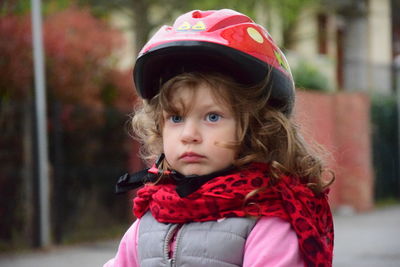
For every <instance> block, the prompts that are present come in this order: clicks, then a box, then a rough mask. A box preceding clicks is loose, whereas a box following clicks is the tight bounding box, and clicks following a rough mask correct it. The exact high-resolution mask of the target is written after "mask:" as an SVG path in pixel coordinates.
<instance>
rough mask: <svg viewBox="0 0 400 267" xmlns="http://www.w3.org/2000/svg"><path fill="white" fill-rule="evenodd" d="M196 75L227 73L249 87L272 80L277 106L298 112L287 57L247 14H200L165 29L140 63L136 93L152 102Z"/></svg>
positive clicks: (193, 13) (136, 71)
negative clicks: (164, 88)
mask: <svg viewBox="0 0 400 267" xmlns="http://www.w3.org/2000/svg"><path fill="white" fill-rule="evenodd" d="M196 70H197V71H199V70H200V71H201V70H204V71H217V72H221V73H224V74H227V75H230V76H231V77H233V78H234V79H235V80H236V81H237V82H239V83H241V84H245V85H255V84H257V83H260V82H261V81H263V80H264V79H265V77H266V76H267V75H270V83H269V85H268V86H266V95H268V93H271V94H270V103H271V105H273V106H274V107H276V108H278V109H280V110H282V111H283V112H284V113H286V114H288V115H289V114H290V113H291V111H292V108H293V104H294V97H295V92H294V83H293V78H292V74H291V72H290V68H289V65H288V63H287V61H286V58H285V56H284V55H283V53H282V52H281V50H280V49H279V48H278V46H277V45H276V44H275V42H274V41H273V40H272V38H271V36H270V35H269V33H268V32H267V31H266V30H265V29H264V28H263V27H262V26H260V25H258V24H256V23H254V21H252V20H251V19H250V18H249V17H247V16H245V15H243V14H241V13H238V12H236V11H233V10H229V9H222V10H216V11H214V10H212V11H200V10H194V11H191V12H188V13H186V14H183V15H181V16H180V17H178V18H177V19H176V21H175V23H174V25H173V26H172V27H171V26H163V27H161V29H159V30H158V31H157V33H156V34H155V35H154V36H153V37H152V38H151V39H150V40H149V41H148V42H147V44H146V45H145V46H144V47H143V49H142V50H141V51H140V53H139V56H138V58H137V60H136V64H135V68H134V71H133V72H134V81H135V85H136V90H137V91H138V93H139V95H140V96H141V97H143V98H144V99H151V98H152V97H154V96H155V95H156V94H157V93H158V91H159V89H160V85H161V84H163V83H164V82H166V81H167V80H169V79H170V78H172V77H173V76H176V75H177V74H179V73H182V72H188V71H196ZM269 90H271V91H270V92H269Z"/></svg>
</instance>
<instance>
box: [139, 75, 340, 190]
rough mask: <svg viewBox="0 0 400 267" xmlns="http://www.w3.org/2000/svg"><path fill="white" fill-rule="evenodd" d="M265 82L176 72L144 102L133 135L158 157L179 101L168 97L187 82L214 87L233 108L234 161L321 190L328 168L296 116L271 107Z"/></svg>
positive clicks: (146, 154) (146, 153)
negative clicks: (166, 116) (168, 116)
mask: <svg viewBox="0 0 400 267" xmlns="http://www.w3.org/2000/svg"><path fill="white" fill-rule="evenodd" d="M268 80H269V79H268V77H266V79H265V81H263V82H262V83H261V84H258V85H256V86H244V85H242V84H238V83H236V82H235V81H234V80H233V79H232V78H230V77H228V76H224V75H221V74H219V73H205V72H192V73H183V74H180V75H177V76H175V77H173V78H172V79H170V80H169V81H167V82H166V83H165V84H163V85H162V86H161V89H160V92H159V93H158V94H157V95H156V96H155V97H154V98H152V99H151V100H143V101H142V105H139V106H138V107H137V109H136V111H135V113H134V116H133V119H132V127H133V131H134V135H135V136H136V138H137V139H138V140H139V141H140V142H141V143H142V144H143V146H142V150H141V156H142V158H143V159H146V160H154V159H155V158H156V157H158V156H159V155H160V154H161V153H162V149H163V144H162V128H163V124H164V121H163V116H162V112H163V111H164V110H165V111H167V112H169V113H175V112H176V110H177V109H178V107H177V106H176V105H177V103H173V102H172V101H170V100H171V99H172V95H173V93H174V92H175V91H176V89H177V88H180V87H181V86H186V87H188V88H191V89H192V90H195V89H196V88H198V87H199V86H200V85H207V86H209V87H210V88H212V89H213V91H212V92H213V94H214V97H215V99H216V100H218V101H220V102H221V103H223V104H227V105H228V107H230V108H231V111H232V112H233V114H234V116H235V119H236V121H237V125H238V127H237V131H238V132H237V136H238V142H237V143H234V144H233V143H229V144H222V145H224V146H226V147H229V148H232V149H236V151H237V154H238V157H237V159H236V161H235V162H234V164H235V165H237V166H243V165H245V164H248V163H250V162H256V161H257V162H266V163H268V164H270V169H271V170H270V172H271V177H272V178H273V179H279V177H280V175H281V174H287V175H291V176H293V177H298V179H300V181H301V182H302V183H305V184H307V185H308V186H309V187H310V188H311V189H312V190H313V191H314V192H316V193H319V192H321V191H323V190H324V189H325V188H326V187H327V186H329V185H330V184H331V183H332V182H333V180H334V177H333V173H331V172H328V173H331V174H332V179H330V181H328V182H324V180H325V179H323V174H324V173H325V171H326V170H327V169H326V168H325V164H324V162H323V160H322V158H321V154H320V153H317V152H316V150H315V149H314V147H312V146H310V145H308V144H307V143H306V142H305V141H304V139H303V137H302V135H301V134H300V133H299V130H298V126H297V125H296V124H295V123H294V121H293V119H292V118H290V117H288V116H287V115H285V114H284V113H283V112H282V110H283V109H284V108H282V110H278V109H276V108H274V107H272V106H271V105H270V101H269V96H268V95H266V93H265V89H264V88H265V84H266V83H268Z"/></svg>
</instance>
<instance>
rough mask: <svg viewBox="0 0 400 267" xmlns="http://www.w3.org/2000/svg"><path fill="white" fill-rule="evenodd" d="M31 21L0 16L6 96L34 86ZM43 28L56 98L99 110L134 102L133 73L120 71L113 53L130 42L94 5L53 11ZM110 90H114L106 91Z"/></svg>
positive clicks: (0, 89) (1, 79)
mask: <svg viewBox="0 0 400 267" xmlns="http://www.w3.org/2000/svg"><path fill="white" fill-rule="evenodd" d="M30 21H31V19H30V16H29V15H24V16H21V15H5V16H2V17H0V36H2V38H0V97H2V98H3V97H5V96H8V97H11V98H21V97H23V96H24V95H26V93H28V92H29V90H31V89H32V87H33V86H32V84H33V83H32V81H33V63H32V41H31V39H32V37H31V24H30ZM43 27H44V31H43V32H44V46H45V55H46V81H47V90H48V95H49V100H50V101H51V100H54V99H58V100H60V101H61V102H63V103H65V104H73V105H82V106H86V107H90V108H93V109H98V110H99V109H100V110H101V109H102V108H103V107H104V105H105V104H107V105H108V106H116V107H118V108H120V109H123V110H125V111H127V110H129V109H130V108H131V107H132V103H133V100H134V94H133V89H132V85H131V76H130V74H129V73H128V72H129V71H125V72H124V71H120V70H117V68H116V62H117V59H116V58H115V57H113V51H115V50H116V49H118V48H119V47H121V46H122V45H123V44H124V40H123V37H122V35H121V33H120V32H118V31H117V30H114V29H112V28H111V27H110V26H109V25H108V24H106V23H105V22H104V21H102V20H100V19H97V18H95V17H93V16H92V15H91V14H90V12H89V10H86V9H83V10H82V9H80V10H78V9H77V8H73V7H72V8H69V9H67V10H64V11H62V12H59V13H55V14H52V15H49V16H48V17H46V18H45V19H44V22H43ZM3 37H5V38H3ZM121 79H128V80H127V81H126V82H121ZM104 90H106V91H107V90H108V91H110V90H111V91H112V93H107V94H104ZM110 97H112V98H111V99H110ZM3 100H4V99H3Z"/></svg>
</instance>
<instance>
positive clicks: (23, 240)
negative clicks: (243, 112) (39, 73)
mask: <svg viewBox="0 0 400 267" xmlns="http://www.w3.org/2000/svg"><path fill="white" fill-rule="evenodd" d="M220 8H232V9H235V10H238V11H240V12H243V13H245V14H247V15H249V16H250V17H252V18H253V19H254V20H255V21H256V22H258V23H259V24H261V25H263V26H265V28H266V29H267V30H268V31H269V32H270V34H271V35H272V37H273V38H274V40H275V41H276V42H277V43H278V44H279V46H280V47H281V48H282V50H283V51H284V53H285V54H286V55H287V57H288V61H289V62H290V65H291V68H292V72H293V75H294V78H295V81H296V85H297V88H298V90H297V92H298V97H297V107H296V111H295V113H296V114H295V119H296V120H297V121H298V122H299V124H300V125H301V128H302V130H303V132H304V134H305V136H306V138H307V139H308V140H310V141H311V140H315V141H316V142H318V143H320V144H322V145H323V146H324V147H325V148H326V150H327V151H329V154H327V156H326V160H327V162H328V164H329V167H331V168H332V169H333V170H334V171H335V173H336V181H335V183H334V185H333V186H332V189H331V194H330V201H331V204H332V208H333V210H334V211H335V213H363V212H367V211H370V210H372V209H374V208H375V207H379V206H381V205H387V204H391V203H399V201H400V178H399V172H400V164H399V161H400V159H399V148H400V145H399V139H400V133H399V115H398V114H399V109H400V12H399V10H400V1H399V0H247V1H240V0H223V1H219V0H202V1H199V0H197V1H196V0H186V1H179V0H114V1H109V0H51V1H50V0H42V15H43V34H44V35H43V45H44V54H45V81H46V100H47V113H46V118H47V122H46V131H47V140H48V150H47V152H48V166H49V176H48V180H47V183H48V188H49V193H48V194H46V195H45V196H44V197H45V199H46V203H47V205H48V208H49V218H48V220H47V222H46V227H47V228H48V231H49V233H50V239H49V243H46V242H43V239H42V238H41V236H42V235H43V230H40V229H42V228H41V227H40V226H41V225H42V224H43V220H41V219H40V216H39V214H40V211H41V210H43V207H41V205H43V204H39V203H41V202H40V201H39V199H40V198H42V197H43V196H42V195H40V194H41V190H40V183H39V181H40V177H38V173H39V172H38V167H37V166H38V159H37V156H36V155H37V149H38V145H37V142H36V139H37V138H36V136H35V132H36V131H35V125H36V119H35V118H36V117H35V110H36V109H35V94H34V91H35V88H34V72H33V57H32V54H33V48H32V24H31V14H32V9H31V3H30V1H26V0H2V1H1V2H0V252H9V251H16V250H20V249H30V248H34V247H42V246H47V245H49V244H53V245H66V244H76V243H81V242H87V241H95V240H103V239H110V238H115V237H120V236H121V234H122V233H123V232H124V231H125V229H127V227H128V226H129V224H130V223H131V222H132V220H133V217H132V215H131V198H132V196H133V194H130V195H129V194H128V195H122V196H120V195H118V196H117V195H114V185H115V182H116V180H117V179H118V177H119V176H121V175H122V174H124V173H125V172H127V171H129V172H132V171H135V170H140V169H141V168H143V167H144V165H143V163H142V162H141V161H140V159H139V158H138V156H137V153H138V144H137V143H136V142H135V141H134V140H133V139H132V138H131V134H130V132H129V131H130V130H129V118H130V113H131V112H132V111H133V107H134V105H135V101H136V95H135V93H134V87H133V86H134V85H133V82H132V75H131V72H132V67H133V64H134V60H135V57H136V55H137V53H138V50H139V49H140V48H141V47H142V46H143V45H144V43H145V42H146V40H147V39H148V38H149V36H151V34H152V33H154V31H155V30H157V29H158V28H159V27H160V26H161V25H163V24H169V25H171V24H172V23H173V20H174V18H176V16H177V15H180V14H182V13H183V12H186V11H189V10H192V9H203V10H204V9H220Z"/></svg>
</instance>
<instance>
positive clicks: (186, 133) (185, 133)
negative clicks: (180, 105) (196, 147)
mask: <svg viewBox="0 0 400 267" xmlns="http://www.w3.org/2000/svg"><path fill="white" fill-rule="evenodd" d="M181 141H182V142H183V143H200V142H201V141H202V137H201V130H200V127H199V125H198V124H197V123H196V122H195V121H192V120H187V121H185V124H184V126H183V128H182V132H181Z"/></svg>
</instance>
